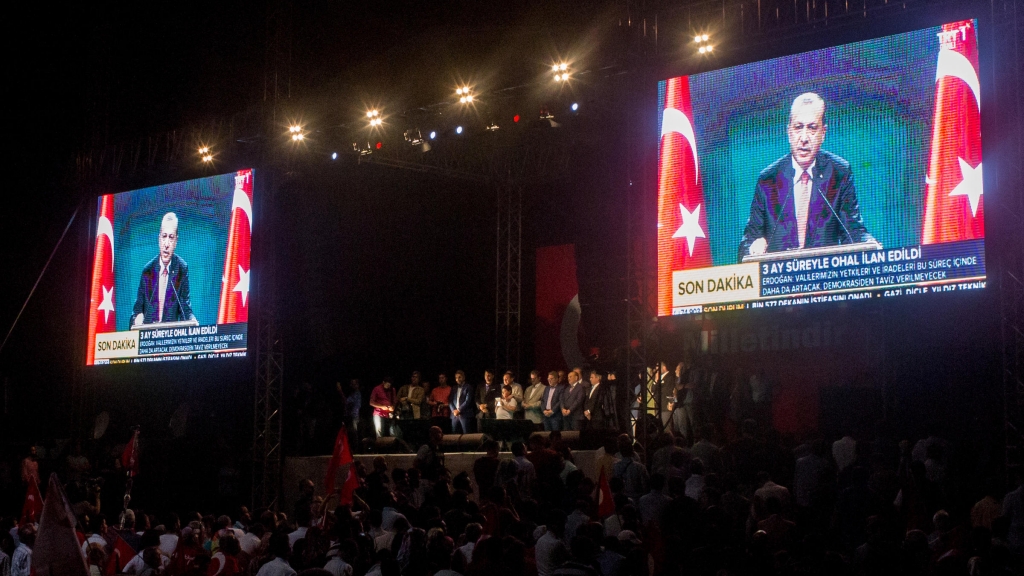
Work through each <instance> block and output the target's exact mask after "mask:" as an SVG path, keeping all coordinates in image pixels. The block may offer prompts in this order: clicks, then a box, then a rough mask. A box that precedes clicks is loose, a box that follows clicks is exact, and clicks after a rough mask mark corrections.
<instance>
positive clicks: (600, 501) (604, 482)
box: [597, 467, 615, 518]
mask: <svg viewBox="0 0 1024 576" xmlns="http://www.w3.org/2000/svg"><path fill="white" fill-rule="evenodd" d="M612 514H615V497H614V496H612V488H611V486H609V485H608V478H606V477H605V475H604V468H603V467H602V468H601V476H600V477H599V478H598V480H597V516H598V518H606V517H608V516H611V515H612Z"/></svg>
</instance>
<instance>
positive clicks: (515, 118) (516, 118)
mask: <svg viewBox="0 0 1024 576" xmlns="http://www.w3.org/2000/svg"><path fill="white" fill-rule="evenodd" d="M512 121H513V122H515V123H516V124H518V123H519V114H516V115H515V116H513V117H512Z"/></svg>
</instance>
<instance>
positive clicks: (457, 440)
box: [441, 434, 490, 452]
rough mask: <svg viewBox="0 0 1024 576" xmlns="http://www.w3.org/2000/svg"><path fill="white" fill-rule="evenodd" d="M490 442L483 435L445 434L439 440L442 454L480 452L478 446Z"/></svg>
mask: <svg viewBox="0 0 1024 576" xmlns="http://www.w3.org/2000/svg"><path fill="white" fill-rule="evenodd" d="M487 440H490V438H488V437H487V436H486V435H484V434H445V435H444V438H442V439H441V451H442V452H480V445H481V444H483V443H484V442H485V441H487Z"/></svg>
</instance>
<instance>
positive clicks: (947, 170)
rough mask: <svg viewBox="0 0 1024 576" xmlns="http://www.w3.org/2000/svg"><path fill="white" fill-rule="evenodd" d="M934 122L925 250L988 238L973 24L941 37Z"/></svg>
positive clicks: (947, 29) (951, 28) (952, 27)
mask: <svg viewBox="0 0 1024 576" xmlns="http://www.w3.org/2000/svg"><path fill="white" fill-rule="evenodd" d="M937 42H938V44H939V57H938V66H937V67H936V70H935V118H934V122H933V125H932V150H931V158H930V159H929V162H928V176H927V180H926V187H927V192H926V194H925V209H924V229H923V230H922V234H921V236H922V238H921V241H922V243H924V244H937V243H940V242H953V241H956V240H972V239H975V238H984V237H985V218H984V207H983V205H982V180H981V88H980V84H979V81H978V69H979V67H978V36H977V34H976V32H975V29H974V22H973V21H972V20H963V21H961V22H953V23H951V24H943V25H942V32H940V33H939V34H938V37H937Z"/></svg>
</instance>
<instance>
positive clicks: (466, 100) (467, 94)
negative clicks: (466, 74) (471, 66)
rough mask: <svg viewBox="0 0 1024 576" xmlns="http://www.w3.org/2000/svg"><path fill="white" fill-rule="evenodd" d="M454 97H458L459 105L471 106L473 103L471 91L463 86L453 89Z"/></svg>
mask: <svg viewBox="0 0 1024 576" xmlns="http://www.w3.org/2000/svg"><path fill="white" fill-rule="evenodd" d="M455 95H456V96H458V97H459V103H461V104H472V103H473V91H472V90H471V89H470V87H469V86H463V87H462V88H456V89H455Z"/></svg>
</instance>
